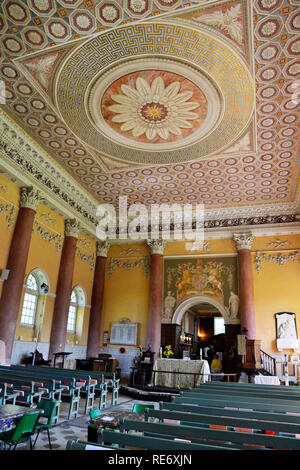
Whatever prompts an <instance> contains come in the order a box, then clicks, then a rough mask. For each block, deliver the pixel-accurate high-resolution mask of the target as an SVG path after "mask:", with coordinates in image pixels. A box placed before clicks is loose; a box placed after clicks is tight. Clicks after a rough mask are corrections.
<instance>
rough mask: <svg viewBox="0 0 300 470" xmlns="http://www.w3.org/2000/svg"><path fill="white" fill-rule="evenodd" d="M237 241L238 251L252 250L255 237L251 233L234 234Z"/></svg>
mask: <svg viewBox="0 0 300 470" xmlns="http://www.w3.org/2000/svg"><path fill="white" fill-rule="evenodd" d="M232 238H233V240H234V241H235V244H236V248H237V250H238V251H239V250H251V246H252V243H253V238H254V237H253V235H252V233H251V232H244V233H234V234H233V236H232Z"/></svg>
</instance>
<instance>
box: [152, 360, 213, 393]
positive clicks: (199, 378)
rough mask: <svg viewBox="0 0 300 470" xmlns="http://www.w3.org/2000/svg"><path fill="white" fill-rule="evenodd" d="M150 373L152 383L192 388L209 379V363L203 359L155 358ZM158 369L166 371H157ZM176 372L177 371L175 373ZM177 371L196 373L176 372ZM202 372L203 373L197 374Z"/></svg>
mask: <svg viewBox="0 0 300 470" xmlns="http://www.w3.org/2000/svg"><path fill="white" fill-rule="evenodd" d="M154 371H155V373H153V374H152V385H156V386H162V387H170V388H193V387H196V386H198V385H200V384H201V383H204V382H207V381H208V380H210V376H209V375H208V374H210V368H209V364H208V362H207V361H205V360H201V361H185V360H183V359H157V360H156V361H155V364H154V367H153V372H154ZM159 371H166V373H164V372H159ZM176 372H177V373H176ZM178 372H185V373H188V372H190V373H192V374H197V375H186V374H178ZM198 374H203V375H198Z"/></svg>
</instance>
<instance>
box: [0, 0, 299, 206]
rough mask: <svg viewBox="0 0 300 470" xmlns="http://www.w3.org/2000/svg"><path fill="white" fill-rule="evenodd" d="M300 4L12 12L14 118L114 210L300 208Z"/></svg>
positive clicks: (31, 4)
mask: <svg viewBox="0 0 300 470" xmlns="http://www.w3.org/2000/svg"><path fill="white" fill-rule="evenodd" d="M299 3H300V2H299V0H254V1H253V2H251V1H249V0H247V1H246V0H232V1H209V2H207V1H204V0H203V1H202V0H198V1H186V0H118V1H117V0H101V1H99V0H84V1H82V0H60V1H59V2H58V1H56V0H27V1H20V0H4V1H3V2H1V6H0V50H1V54H2V55H1V59H0V80H3V81H4V83H5V87H4V88H1V90H0V93H2V95H1V97H0V98H1V103H3V104H1V107H3V109H4V110H5V111H6V112H7V113H8V114H9V115H10V116H11V117H13V119H14V120H15V121H16V122H17V123H18V124H20V125H21V126H22V127H23V128H24V129H25V131H26V132H27V133H28V134H29V135H30V136H31V137H32V138H33V139H34V140H35V141H36V142H38V143H39V144H40V145H41V146H42V147H43V148H44V149H45V151H46V152H48V154H49V155H50V156H51V157H52V158H53V159H55V160H56V162H58V163H59V164H60V165H61V166H62V167H63V168H64V169H66V170H67V171H68V172H69V174H70V175H72V176H73V177H74V178H75V180H76V181H77V182H78V183H79V184H81V185H82V186H83V187H84V188H85V190H87V191H88V192H89V193H90V194H91V195H92V196H93V197H94V198H96V199H97V200H98V201H101V202H111V203H115V204H117V203H118V198H119V196H125V195H127V196H128V202H129V203H132V202H135V201H139V202H141V203H145V204H151V203H163V202H166V203H187V202H203V203H204V204H205V206H206V207H207V208H216V209H217V208H220V210H221V208H234V207H239V206H248V207H250V206H253V205H257V206H264V205H265V206H266V207H268V206H267V205H268V204H270V207H274V205H276V204H282V203H289V202H294V200H295V197H296V190H297V183H298V180H297V174H298V165H299V161H298V157H297V141H298V129H297V120H298V114H297V109H298V106H299V104H298V100H297V99H295V96H296V97H297V96H299V90H298V88H297V87H298V85H299V72H300V65H299V60H298V55H299V44H300V41H299V30H300V26H299V18H300V12H299ZM297 83H298V85H297ZM297 92H298V94H297Z"/></svg>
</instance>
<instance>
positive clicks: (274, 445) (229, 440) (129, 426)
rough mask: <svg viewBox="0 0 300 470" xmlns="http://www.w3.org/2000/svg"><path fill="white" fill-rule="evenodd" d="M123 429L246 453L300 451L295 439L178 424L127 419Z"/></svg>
mask: <svg viewBox="0 0 300 470" xmlns="http://www.w3.org/2000/svg"><path fill="white" fill-rule="evenodd" d="M120 430H121V433H122V432H124V431H127V432H128V431H135V432H139V433H143V434H144V436H145V435H147V436H148V435H149V434H151V437H157V438H160V439H168V440H169V439H170V440H173V439H174V438H179V439H185V440H189V441H191V442H192V443H198V444H205V445H213V446H216V447H219V446H220V447H223V448H229V449H230V448H232V447H235V448H240V449H244V450H256V449H261V448H264V449H288V450H299V449H300V439H296V438H294V437H286V436H277V435H268V434H252V433H248V432H237V431H230V430H219V429H210V428H209V429H208V428H200V427H198V426H195V427H194V426H186V425H183V424H181V425H179V426H178V425H175V424H165V423H149V422H141V421H131V420H126V419H125V420H121V423H120ZM116 434H118V433H116ZM102 437H103V436H102ZM203 441H205V442H203ZM103 442H105V441H103ZM255 446H257V447H255Z"/></svg>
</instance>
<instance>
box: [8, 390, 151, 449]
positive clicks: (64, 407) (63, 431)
mask: <svg viewBox="0 0 300 470" xmlns="http://www.w3.org/2000/svg"><path fill="white" fill-rule="evenodd" d="M110 403H111V396H110V394H108V399H107V406H106V408H105V409H104V410H102V413H104V412H105V411H109V410H112V409H116V407H118V408H122V409H127V410H131V409H132V406H133V404H134V403H147V404H150V403H152V402H150V401H147V402H144V401H142V400H133V399H132V398H130V397H128V396H125V395H122V394H119V400H118V405H114V406H111V405H110ZM84 405H85V400H84V399H81V400H80V406H79V416H78V418H76V419H70V420H68V410H69V404H68V403H64V402H62V403H61V408H60V416H59V421H58V423H57V424H56V425H54V426H52V427H51V430H50V437H51V446H52V449H53V450H65V449H66V444H67V441H68V440H69V439H80V440H83V441H87V432H88V431H87V429H88V423H89V415H85V414H84ZM98 405H99V398H97V399H96V400H95V402H94V408H98ZM156 406H158V403H156ZM26 449H27V445H26V444H19V445H18V446H17V448H16V450H26ZM34 449H35V450H49V441H48V435H47V431H43V432H41V433H40V435H39V437H38V439H37V442H36V445H35V448H34Z"/></svg>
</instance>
